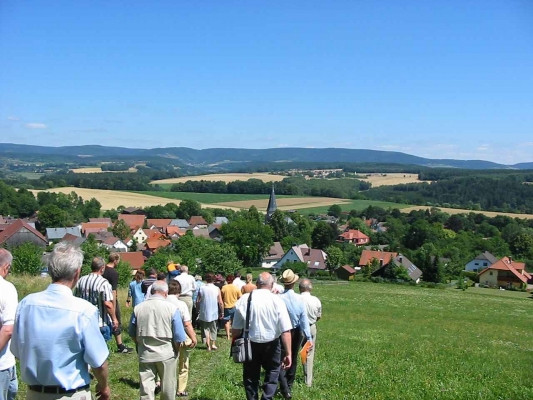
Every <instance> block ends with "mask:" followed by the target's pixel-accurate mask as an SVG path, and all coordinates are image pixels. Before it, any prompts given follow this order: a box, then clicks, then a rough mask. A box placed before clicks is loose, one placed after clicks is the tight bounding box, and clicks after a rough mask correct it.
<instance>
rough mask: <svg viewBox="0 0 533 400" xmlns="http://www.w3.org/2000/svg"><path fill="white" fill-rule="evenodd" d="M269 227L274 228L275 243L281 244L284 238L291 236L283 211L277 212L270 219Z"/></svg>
mask: <svg viewBox="0 0 533 400" xmlns="http://www.w3.org/2000/svg"><path fill="white" fill-rule="evenodd" d="M268 225H269V226H270V227H271V228H272V231H273V232H274V241H276V242H279V241H281V240H282V239H283V238H284V237H286V236H288V235H289V225H288V224H287V221H286V218H285V215H284V214H283V212H282V211H280V210H276V211H274V213H273V214H272V216H271V217H270V221H268Z"/></svg>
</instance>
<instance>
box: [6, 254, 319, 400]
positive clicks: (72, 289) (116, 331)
mask: <svg viewBox="0 0 533 400" xmlns="http://www.w3.org/2000/svg"><path fill="white" fill-rule="evenodd" d="M119 261H120V255H119V254H118V253H112V254H110V256H109V259H108V260H107V263H106V261H104V260H103V259H102V258H99V257H95V258H94V259H93V260H92V262H91V272H90V273H89V274H88V275H85V276H81V266H82V262H83V252H82V251H81V250H80V249H79V248H78V247H75V246H72V245H70V244H65V243H59V244H57V245H56V246H55V247H54V250H53V251H52V253H51V254H50V255H49V256H48V259H47V264H48V270H49V274H50V277H51V278H52V283H51V284H50V285H49V286H48V288H47V289H46V290H44V291H42V292H38V293H33V294H30V295H28V296H26V297H25V298H24V299H22V300H21V301H20V303H18V295H17V291H16V288H15V287H14V286H13V284H11V283H10V282H8V281H7V280H5V277H6V276H7V275H8V273H9V271H10V267H11V262H12V256H11V254H10V253H9V251H7V250H5V249H1V248H0V400H13V399H15V396H16V393H17V391H18V381H17V373H16V369H15V368H16V367H15V357H16V358H18V359H19V361H20V377H21V379H22V380H23V381H24V382H25V383H26V384H27V386H28V390H27V399H45V400H48V399H79V400H84V399H90V398H91V393H90V383H91V378H92V377H94V378H95V379H96V380H97V384H96V398H97V399H102V400H106V399H109V398H110V395H111V390H110V387H109V383H108V362H107V359H108V356H109V348H108V346H107V343H106V342H107V341H109V340H111V339H112V338H114V340H115V341H116V345H117V352H118V353H122V354H128V353H131V352H133V349H132V348H129V347H126V346H125V345H124V343H123V341H122V321H121V313H120V303H119V299H118V296H117V286H118V273H117V271H116V266H117V265H118V263H119ZM133 274H134V277H133V279H132V281H131V283H130V284H129V287H128V295H127V299H126V302H125V303H126V307H133V312H132V314H131V318H130V320H129V323H128V333H129V335H130V337H131V338H132V340H133V342H134V343H135V347H136V351H137V354H138V360H139V381H140V399H141V400H151V399H154V398H155V395H156V393H159V392H160V398H161V399H162V400H169V399H174V398H175V397H176V396H178V397H187V396H188V392H187V384H188V378H189V359H190V353H191V351H192V349H194V348H195V347H196V346H197V343H198V339H197V336H196V331H195V328H198V329H199V330H200V336H201V341H202V343H203V344H204V345H205V349H206V350H207V351H216V350H218V347H217V337H218V330H219V329H223V330H224V332H225V338H226V339H227V340H235V339H236V338H239V337H241V336H242V334H243V332H244V331H245V330H246V331H247V332H248V337H249V338H250V341H251V348H252V360H251V361H247V362H244V363H243V386H244V390H245V393H246V398H247V399H259V381H260V376H261V369H264V370H265V375H264V382H263V385H262V392H263V393H262V397H261V398H262V399H265V400H268V399H272V398H273V397H274V395H275V394H276V393H277V392H279V393H280V394H281V395H282V396H283V397H284V398H286V399H290V398H292V386H293V383H294V380H295V376H296V371H297V362H298V358H299V353H300V349H301V347H302V346H303V345H304V343H305V349H306V350H305V352H306V353H305V355H303V357H302V360H303V359H304V358H305V359H306V361H305V363H303V369H304V379H305V383H306V384H307V386H311V385H312V379H313V360H314V351H315V347H316V322H317V321H318V320H319V319H320V317H321V313H322V307H321V304H320V300H318V298H316V297H315V296H312V295H311V291H312V284H311V282H310V281H309V280H308V279H302V280H300V279H299V277H298V275H296V274H295V273H294V272H293V271H292V270H290V269H288V270H285V271H284V272H283V274H282V276H281V278H280V283H281V284H282V285H280V284H278V283H276V282H275V278H274V277H273V276H272V275H271V274H270V273H268V272H262V273H261V274H260V275H259V277H258V278H257V281H256V284H254V283H253V277H252V275H251V274H247V275H246V277H245V280H244V281H243V280H242V279H241V275H240V274H239V273H236V274H235V275H228V276H226V277H223V276H221V275H220V274H216V275H215V274H212V273H208V274H206V275H205V276H204V277H203V279H202V277H200V276H192V275H189V270H188V267H187V266H185V265H178V264H175V263H173V262H169V264H168V266H167V271H166V272H165V273H158V272H157V271H155V270H148V271H146V274H145V271H143V270H137V271H134V272H133ZM204 281H205V282H204ZM298 282H299V289H300V294H297V293H296V292H295V291H294V286H295V285H296V284H297V283H298ZM248 307H249V308H250V310H249V313H248V315H249V319H248V320H247V318H246V317H247V311H248ZM36 337H38V338H39V340H34V338H36ZM306 342H307V343H306Z"/></svg>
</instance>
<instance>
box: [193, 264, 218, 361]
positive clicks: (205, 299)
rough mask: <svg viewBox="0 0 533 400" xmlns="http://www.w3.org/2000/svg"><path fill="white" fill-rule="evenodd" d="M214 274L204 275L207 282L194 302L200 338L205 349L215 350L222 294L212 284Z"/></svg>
mask: <svg viewBox="0 0 533 400" xmlns="http://www.w3.org/2000/svg"><path fill="white" fill-rule="evenodd" d="M214 280H215V276H214V275H213V274H212V273H208V274H207V275H206V276H205V281H206V282H207V283H206V284H205V285H203V286H202V287H201V288H200V292H199V293H198V298H197V300H196V304H197V307H198V310H199V311H198V319H199V320H200V329H201V330H202V339H204V338H205V344H206V345H207V351H211V350H217V349H218V347H217V346H216V340H217V323H218V319H219V318H222V317H223V316H224V314H223V308H224V305H223V303H222V296H221V294H220V289H219V288H218V287H216V286H215V285H214V283H213V282H214Z"/></svg>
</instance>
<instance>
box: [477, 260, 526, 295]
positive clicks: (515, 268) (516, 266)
mask: <svg viewBox="0 0 533 400" xmlns="http://www.w3.org/2000/svg"><path fill="white" fill-rule="evenodd" d="M478 277H479V284H480V285H482V286H486V287H494V288H497V287H503V288H516V289H521V288H523V287H527V285H528V281H529V280H531V278H532V276H531V274H529V273H528V272H526V270H525V263H523V262H517V261H514V260H513V259H512V258H511V257H503V258H501V259H500V260H498V261H496V262H495V263H494V264H492V265H491V266H489V267H487V268H485V269H484V270H482V271H481V272H480V273H479V274H478Z"/></svg>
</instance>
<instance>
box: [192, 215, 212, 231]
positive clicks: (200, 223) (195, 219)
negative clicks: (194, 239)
mask: <svg viewBox="0 0 533 400" xmlns="http://www.w3.org/2000/svg"><path fill="white" fill-rule="evenodd" d="M188 222H189V226H190V227H191V228H192V229H201V228H207V225H208V223H207V221H206V220H205V219H204V217H202V216H201V215H193V216H192V217H191V218H190V219H189V221H188Z"/></svg>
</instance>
